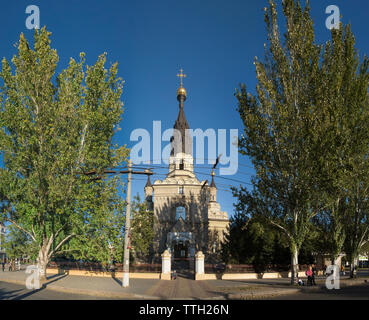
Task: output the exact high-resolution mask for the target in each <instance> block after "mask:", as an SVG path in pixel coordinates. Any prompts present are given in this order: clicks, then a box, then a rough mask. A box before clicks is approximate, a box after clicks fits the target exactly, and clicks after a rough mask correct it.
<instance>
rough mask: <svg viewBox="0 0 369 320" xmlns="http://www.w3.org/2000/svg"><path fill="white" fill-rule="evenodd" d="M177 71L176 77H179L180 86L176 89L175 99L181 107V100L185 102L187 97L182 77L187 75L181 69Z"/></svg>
mask: <svg viewBox="0 0 369 320" xmlns="http://www.w3.org/2000/svg"><path fill="white" fill-rule="evenodd" d="M179 71H180V73H178V74H177V77H178V78H180V79H181V86H180V87H179V88H178V90H177V100H178V101H179V102H180V104H179V107H180V108H183V102H185V101H186V98H187V92H186V89H185V88H183V78H186V77H187V75H186V74H184V73H183V69H181V70H179ZM182 99H183V102H182V103H181V100H182Z"/></svg>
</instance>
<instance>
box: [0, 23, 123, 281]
mask: <svg viewBox="0 0 369 320" xmlns="http://www.w3.org/2000/svg"><path fill="white" fill-rule="evenodd" d="M50 42H51V41H50V33H49V32H48V31H46V29H45V28H43V29H41V30H36V31H35V35H34V48H33V49H32V48H31V47H30V45H29V43H28V42H27V40H26V39H25V37H24V35H23V34H21V36H20V40H19V44H18V53H17V55H15V56H14V57H13V59H12V63H13V65H14V69H12V67H11V65H10V64H9V62H8V61H7V59H5V58H4V59H3V62H2V71H1V73H0V78H1V79H2V82H3V83H2V85H1V88H0V103H1V109H0V128H1V131H0V152H1V155H2V156H3V160H4V161H3V162H4V168H2V169H1V170H0V198H1V200H3V202H2V203H3V210H2V213H1V215H2V217H1V218H2V219H3V220H4V221H8V222H10V223H11V224H13V226H15V227H17V228H18V229H19V230H22V231H23V232H24V233H25V234H27V236H28V237H29V238H30V239H32V241H33V242H34V243H35V244H37V246H38V256H37V265H38V267H39V270H40V274H41V277H42V278H45V276H46V275H45V273H46V266H47V264H48V262H49V260H50V259H51V257H52V256H54V255H55V254H56V253H58V252H59V251H61V250H63V247H64V246H66V245H67V243H68V242H69V241H70V240H71V239H73V238H81V237H82V238H83V237H85V236H86V235H87V234H88V232H90V231H91V230H94V229H95V226H96V225H100V226H101V225H104V224H105V222H106V221H107V220H109V218H110V217H111V215H112V214H114V212H116V210H117V202H116V200H117V199H118V198H119V197H118V195H117V180H116V179H100V180H97V179H95V178H94V175H92V174H89V173H91V172H98V173H103V172H104V171H105V170H106V169H107V168H111V167H114V166H117V165H119V164H121V163H122V162H123V161H124V160H125V158H126V155H127V150H126V149H125V147H118V146H117V145H115V144H113V135H114V133H115V131H117V130H119V122H120V121H121V116H122V112H123V108H122V102H121V100H120V98H121V94H122V89H123V82H122V80H121V79H120V78H118V77H117V73H118V69H117V67H118V66H117V63H115V64H113V65H112V66H111V67H110V68H109V70H106V69H105V63H106V54H103V55H101V56H99V58H98V60H97V62H96V63H95V65H93V66H87V67H86V66H85V54H84V53H81V54H80V61H79V62H77V61H75V60H74V59H72V58H71V59H70V62H69V66H68V67H67V68H66V69H64V70H63V71H61V72H60V74H59V75H56V74H55V72H56V68H57V64H58V60H59V58H58V54H57V52H56V50H54V49H52V48H51V47H50ZM118 205H119V204H118Z"/></svg>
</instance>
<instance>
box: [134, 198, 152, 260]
mask: <svg viewBox="0 0 369 320" xmlns="http://www.w3.org/2000/svg"><path fill="white" fill-rule="evenodd" d="M132 214H133V217H132V227H131V241H132V243H131V245H132V247H133V249H134V252H135V254H136V255H138V257H140V258H142V259H144V258H145V257H146V256H147V254H148V252H149V248H150V246H151V244H152V242H153V240H154V235H155V234H154V228H153V226H154V219H155V218H154V212H153V211H150V210H149V209H148V206H147V203H146V201H143V202H142V201H141V199H140V196H139V195H138V194H137V195H136V196H135V198H134V201H133V203H132Z"/></svg>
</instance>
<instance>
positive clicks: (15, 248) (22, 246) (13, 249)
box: [3, 225, 37, 260]
mask: <svg viewBox="0 0 369 320" xmlns="http://www.w3.org/2000/svg"><path fill="white" fill-rule="evenodd" d="M4 240H5V242H4V243H3V244H4V248H5V252H6V255H7V257H8V259H12V260H14V259H19V258H24V257H27V258H28V259H32V260H35V259H36V256H37V248H36V246H35V245H34V243H33V242H32V239H30V237H29V236H28V235H27V234H26V233H24V232H23V231H21V230H19V229H18V228H16V227H14V226H12V225H10V226H9V228H8V232H7V234H6V236H5V239H4Z"/></svg>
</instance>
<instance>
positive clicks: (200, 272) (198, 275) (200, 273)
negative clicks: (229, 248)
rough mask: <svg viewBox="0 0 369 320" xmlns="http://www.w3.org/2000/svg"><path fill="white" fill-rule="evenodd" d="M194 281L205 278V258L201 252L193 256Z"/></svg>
mask: <svg viewBox="0 0 369 320" xmlns="http://www.w3.org/2000/svg"><path fill="white" fill-rule="evenodd" d="M195 259H196V260H195V280H203V279H204V278H205V263H204V261H205V256H204V254H203V253H202V251H199V252H198V253H196V255H195Z"/></svg>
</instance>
